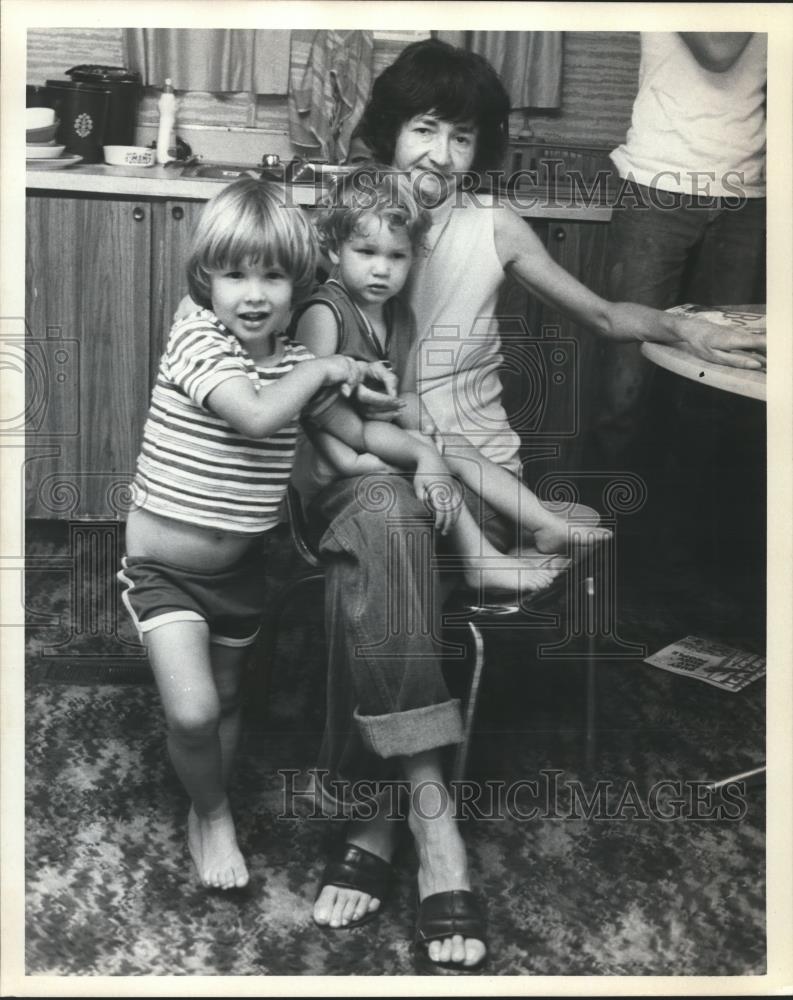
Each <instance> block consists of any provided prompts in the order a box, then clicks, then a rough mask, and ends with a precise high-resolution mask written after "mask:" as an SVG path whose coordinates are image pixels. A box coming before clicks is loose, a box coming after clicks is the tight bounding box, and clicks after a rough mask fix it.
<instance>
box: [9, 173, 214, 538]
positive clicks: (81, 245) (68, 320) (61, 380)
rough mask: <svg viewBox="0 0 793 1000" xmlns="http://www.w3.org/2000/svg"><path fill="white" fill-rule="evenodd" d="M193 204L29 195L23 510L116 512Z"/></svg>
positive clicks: (68, 514) (178, 291)
mask: <svg viewBox="0 0 793 1000" xmlns="http://www.w3.org/2000/svg"><path fill="white" fill-rule="evenodd" d="M201 204H202V203H201V202H189V201H185V202H178V203H177V202H171V201H166V200H162V201H154V200H141V199H134V198H124V197H117V198H107V197H98V196H92V195H70V196H67V195H64V194H63V193H57V194H56V193H52V194H50V193H35V194H31V195H29V196H28V198H27V205H26V224H27V242H26V277H27V281H26V322H27V351H26V365H25V369H26V396H27V401H28V402H27V406H26V413H27V417H28V433H27V435H26V447H27V461H26V472H25V479H26V513H27V515H28V516H29V517H47V518H53V517H55V518H79V517H93V518H118V517H123V514H124V510H125V506H126V491H127V486H128V483H129V481H130V479H131V475H132V473H133V471H134V468H135V459H136V458H137V454H138V449H139V447H140V441H141V435H142V432H143V423H144V420H145V417H146V411H147V408H148V402H149V395H150V391H151V385H152V380H153V375H154V372H155V371H156V364H157V360H158V358H159V354H160V352H161V349H162V343H163V340H164V336H165V333H167V330H168V327H169V325H170V316H171V315H172V313H173V309H174V307H175V305H176V303H177V302H178V301H179V298H181V296H182V295H183V294H184V292H185V291H186V282H185V280H184V276H183V275H184V257H185V250H186V244H187V241H188V239H189V229H190V226H191V225H192V222H193V220H194V217H195V213H196V211H197V208H200V205H201ZM166 317H167V320H166Z"/></svg>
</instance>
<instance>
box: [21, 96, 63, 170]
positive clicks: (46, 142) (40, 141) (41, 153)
mask: <svg viewBox="0 0 793 1000" xmlns="http://www.w3.org/2000/svg"><path fill="white" fill-rule="evenodd" d="M59 124H60V122H58V120H57V119H56V117H55V112H54V111H53V110H52V108H25V143H26V145H25V159H26V160H56V159H58V158H59V157H60V156H62V155H63V151H64V149H65V148H66V147H65V146H61V145H59V144H58V143H57V142H56V141H55V133H56V132H57V131H58V125H59Z"/></svg>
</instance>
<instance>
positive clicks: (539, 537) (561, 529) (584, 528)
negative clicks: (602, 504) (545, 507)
mask: <svg viewBox="0 0 793 1000" xmlns="http://www.w3.org/2000/svg"><path fill="white" fill-rule="evenodd" d="M609 538H611V532H610V531H609V529H608V528H603V527H601V526H600V525H595V524H576V523H575V522H571V521H565V520H563V519H562V518H558V519H557V518H555V519H554V520H553V521H550V522H549V523H548V524H547V525H544V526H543V527H542V528H539V529H538V530H537V531H535V532H534V547H535V548H536V549H537V551H538V552H542V553H543V554H546V555H550V554H556V553H558V554H565V553H568V552H570V551H576V552H580V551H581V550H582V549H585V548H594V547H595V546H596V545H599V544H600V543H601V542H605V541H608V539H609Z"/></svg>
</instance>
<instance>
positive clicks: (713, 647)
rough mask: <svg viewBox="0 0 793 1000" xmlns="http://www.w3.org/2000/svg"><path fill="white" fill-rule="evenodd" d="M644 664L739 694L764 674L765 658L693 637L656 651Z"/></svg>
mask: <svg viewBox="0 0 793 1000" xmlns="http://www.w3.org/2000/svg"><path fill="white" fill-rule="evenodd" d="M644 662H645V663H649V664H650V665H651V666H653V667H660V668H661V669H662V670H671V671H672V673H674V674H683V675H684V676H685V677H693V678H694V679H695V680H698V681H705V683H706V684H713V685H714V687H717V688H721V690H722V691H740V690H741V689H742V688H745V687H746V685H747V684H751V683H752V681H756V680H757V679H758V677H763V676H764V674H765V657H764V656H759V655H758V654H757V653H747V652H745V650H742V649H735V648H734V647H733V646H725V645H724V644H723V643H720V642H714V641H713V640H712V639H700V638H699V637H698V636H695V635H687V636H686V637H685V639H679V640H678V641H677V642H673V643H671V645H669V646H665V647H664V648H663V649H659V650H658V652H657V653H653V654H652V655H651V656H648V657H647V658H646V659H645V661H644Z"/></svg>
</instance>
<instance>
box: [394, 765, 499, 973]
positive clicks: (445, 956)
mask: <svg viewBox="0 0 793 1000" xmlns="http://www.w3.org/2000/svg"><path fill="white" fill-rule="evenodd" d="M434 796H438V797H439V798H438V799H437V800H436V801H432V800H433V797H434ZM441 796H445V799H446V802H447V804H448V801H449V796H448V793H447V792H446V791H445V789H442V788H441V787H440V786H436V787H435V788H433V787H432V784H431V783H429V784H427V785H425V786H424V787H423V788H422V792H421V801H420V803H419V806H420V808H419V809H418V810H416V809H414V808H411V811H410V814H409V816H408V823H409V825H410V831H411V833H412V834H413V838H414V841H415V847H416V854H417V855H418V859H419V870H418V889H419V900H424V899H425V898H426V897H427V896H431V895H433V894H434V893H438V892H450V891H453V890H455V889H468V890H470V888H471V882H470V879H469V877H468V859H467V856H466V853H465V845H464V844H463V839H462V837H461V836H460V831H459V830H458V828H457V823H456V821H455V820H454V818H453V816H452V814H451V811H450V809H443V808H442V806H443V803H442V802H441V801H440V797H441ZM486 951H487V947H486V945H485V943H484V941H480V940H479V939H478V938H463V937H462V936H461V935H459V934H455V935H454V936H453V937H451V938H445V939H444V940H442V941H430V942H429V944H428V945H427V954H428V955H429V958H430V960H431V961H432V962H444V963H449V962H453V963H455V964H457V965H461V966H466V967H467V966H473V965H478V964H479V962H481V961H482V959H483V958H484V957H485V953H486Z"/></svg>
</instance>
